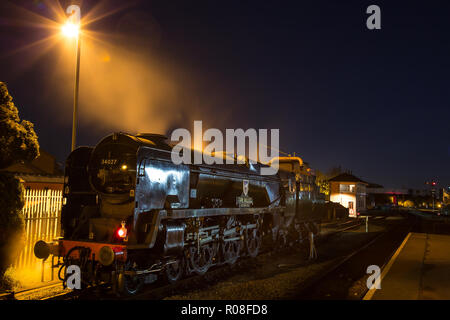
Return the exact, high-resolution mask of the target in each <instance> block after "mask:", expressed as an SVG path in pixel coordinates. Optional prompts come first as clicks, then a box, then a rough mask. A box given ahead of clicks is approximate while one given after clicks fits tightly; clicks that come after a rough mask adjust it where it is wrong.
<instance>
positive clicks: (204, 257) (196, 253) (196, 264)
mask: <svg viewBox="0 0 450 320" xmlns="http://www.w3.org/2000/svg"><path fill="white" fill-rule="evenodd" d="M213 255H214V254H213V250H212V248H211V247H210V246H209V245H203V246H201V247H200V248H199V249H198V248H197V247H196V246H191V247H190V249H189V256H190V259H189V260H190V264H191V269H192V270H193V271H194V272H195V273H196V274H198V275H203V274H205V273H206V271H208V269H209V267H210V266H211V265H212V260H213Z"/></svg>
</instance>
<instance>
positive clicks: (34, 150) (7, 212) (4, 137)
mask: <svg viewBox="0 0 450 320" xmlns="http://www.w3.org/2000/svg"><path fill="white" fill-rule="evenodd" d="M0 149H1V152H0V169H4V168H6V167H8V166H10V165H12V164H14V163H17V162H21V161H32V160H34V159H35V158H36V157H37V156H39V143H38V138H37V135H36V133H35V132H34V128H33V124H32V123H31V122H29V121H26V120H20V118H19V111H18V110H17V108H16V106H15V105H14V103H13V99H12V97H11V95H10V94H9V92H8V88H7V86H6V84H5V83H3V82H0ZM23 206H24V199H23V186H22V184H21V183H20V181H19V180H18V179H17V178H15V177H14V176H12V175H11V174H9V173H7V172H2V173H0V286H2V287H5V286H6V284H7V281H5V279H4V273H5V271H6V269H7V268H8V267H9V266H10V265H11V263H12V262H13V261H14V259H15V257H16V256H17V254H18V253H19V252H20V251H19V250H20V248H21V247H22V244H23V239H24V221H23V217H22V214H21V210H22V208H23Z"/></svg>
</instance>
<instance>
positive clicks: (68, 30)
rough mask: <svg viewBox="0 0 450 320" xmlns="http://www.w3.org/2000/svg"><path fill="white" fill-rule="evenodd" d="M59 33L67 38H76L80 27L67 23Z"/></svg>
mask: <svg viewBox="0 0 450 320" xmlns="http://www.w3.org/2000/svg"><path fill="white" fill-rule="evenodd" d="M61 31H62V33H63V34H64V35H65V36H66V37H68V38H77V37H78V34H79V33H80V26H79V25H77V24H74V23H72V22H67V23H66V24H65V25H63V26H62V28H61Z"/></svg>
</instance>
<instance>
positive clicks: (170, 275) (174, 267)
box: [165, 257, 185, 283]
mask: <svg viewBox="0 0 450 320" xmlns="http://www.w3.org/2000/svg"><path fill="white" fill-rule="evenodd" d="M184 268H185V263H184V257H180V258H178V259H176V260H175V261H174V262H173V263H170V264H168V265H167V266H166V268H165V273H166V278H167V281H168V282H169V283H175V282H177V281H178V280H180V279H181V278H182V277H183V275H184Z"/></svg>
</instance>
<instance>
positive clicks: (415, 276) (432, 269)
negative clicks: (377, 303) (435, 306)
mask: <svg viewBox="0 0 450 320" xmlns="http://www.w3.org/2000/svg"><path fill="white" fill-rule="evenodd" d="M364 299H365V300H368V299H373V300H450V236H449V235H437V234H425V233H410V234H408V236H407V237H406V238H405V241H404V242H403V243H402V245H401V246H400V247H399V250H397V252H396V253H395V254H394V255H393V257H392V258H391V261H389V263H388V264H387V265H386V267H385V268H384V270H383V272H382V274H381V289H378V290H373V289H372V290H369V292H368V293H367V295H366V297H365V298H364Z"/></svg>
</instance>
